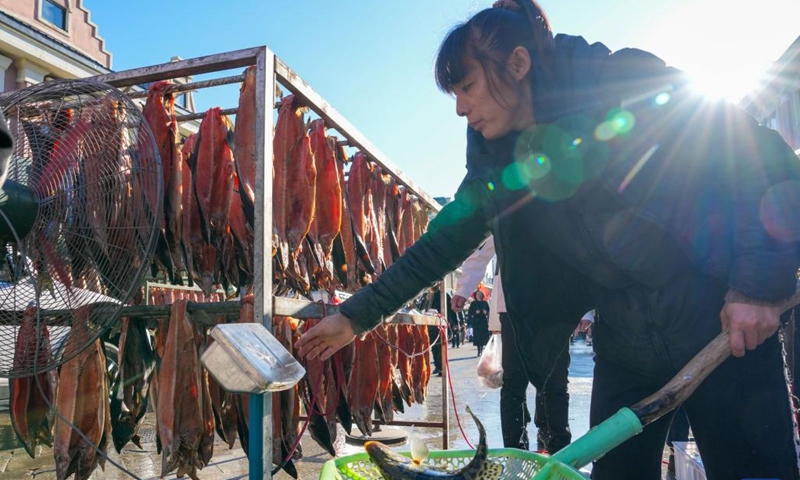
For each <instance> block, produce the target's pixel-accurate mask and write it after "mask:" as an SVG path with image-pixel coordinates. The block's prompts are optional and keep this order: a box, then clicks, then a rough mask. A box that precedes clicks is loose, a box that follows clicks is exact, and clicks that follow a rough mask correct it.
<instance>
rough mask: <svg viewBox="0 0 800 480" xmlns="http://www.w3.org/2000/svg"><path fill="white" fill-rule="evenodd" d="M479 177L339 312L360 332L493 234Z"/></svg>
mask: <svg viewBox="0 0 800 480" xmlns="http://www.w3.org/2000/svg"><path fill="white" fill-rule="evenodd" d="M481 194H482V193H481V191H480V187H479V184H478V183H477V182H464V183H462V185H461V187H459V189H458V192H456V195H455V198H454V200H453V201H452V202H450V203H448V204H447V205H445V207H444V208H442V210H441V211H440V212H439V213H438V214H437V215H436V217H435V218H434V219H433V220H432V221H431V223H430V224H429V225H428V231H427V232H426V233H425V234H424V235H422V237H420V238H419V240H417V242H416V243H414V245H412V246H411V247H410V248H409V249H408V250H406V252H405V253H404V254H403V256H402V257H400V258H399V259H398V260H397V262H395V263H394V264H392V266H391V267H389V269H387V270H386V271H385V272H384V273H383V274H381V276H380V277H379V278H378V279H377V280H376V281H375V283H372V284H369V285H367V286H365V287H364V288H362V289H361V290H359V291H358V292H356V293H355V294H354V295H353V296H352V297H350V298H348V299H347V300H346V301H345V302H344V303H342V305H341V307H340V312H341V313H342V314H343V315H344V316H346V317H347V318H349V319H350V322H351V324H352V326H353V329H354V330H355V331H356V333H363V332H365V331H368V330H371V329H373V328H375V326H377V325H378V324H379V322H380V321H381V318H382V317H384V316H387V315H391V314H393V313H394V312H396V311H397V310H398V309H399V308H400V307H402V306H403V305H404V304H405V303H406V302H408V301H409V300H410V299H412V298H414V297H415V296H416V295H417V294H419V292H420V291H421V290H422V289H424V288H427V287H430V286H431V285H432V284H433V283H435V282H436V281H438V280H440V279H441V278H443V277H444V276H445V275H446V274H448V273H450V272H452V271H453V270H455V269H456V268H458V266H459V265H461V263H462V262H463V261H464V259H466V258H467V257H468V256H470V254H472V252H473V251H475V249H477V248H478V247H479V246H480V245H481V244H482V243H483V242H484V241H485V240H486V238H487V237H488V235H489V231H488V230H489V227H488V224H487V219H486V215H485V213H484V209H483V207H482V206H481V201H480V197H481Z"/></svg>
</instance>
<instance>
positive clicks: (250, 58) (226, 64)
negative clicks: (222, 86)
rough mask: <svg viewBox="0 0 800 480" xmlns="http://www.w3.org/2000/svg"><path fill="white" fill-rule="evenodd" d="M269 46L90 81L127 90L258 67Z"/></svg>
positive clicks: (182, 61) (157, 66)
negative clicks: (257, 61)
mask: <svg viewBox="0 0 800 480" xmlns="http://www.w3.org/2000/svg"><path fill="white" fill-rule="evenodd" d="M266 48H267V47H255V48H246V49H243V50H236V51H233V52H226V53H218V54H214V55H205V56H202V57H196V58H190V59H188V60H179V61H177V62H167V63H162V64H160V65H153V66H150V67H143V68H134V69H131V70H123V71H121V72H115V73H109V74H105V75H97V76H94V77H89V80H94V81H97V82H104V83H108V84H110V85H113V86H115V87H118V88H119V87H127V86H129V85H139V84H142V83H149V82H155V81H158V80H171V79H173V78H179V77H188V76H190V75H199V74H202V73H210V72H219V71H221V70H229V69H231V68H237V67H249V66H250V65H255V63H256V58H257V57H258V55H259V53H261V52H263V51H264V50H265V49H266Z"/></svg>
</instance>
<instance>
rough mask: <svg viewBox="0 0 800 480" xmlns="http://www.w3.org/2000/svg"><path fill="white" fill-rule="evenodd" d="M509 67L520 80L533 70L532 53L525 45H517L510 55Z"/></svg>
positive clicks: (515, 77)
mask: <svg viewBox="0 0 800 480" xmlns="http://www.w3.org/2000/svg"><path fill="white" fill-rule="evenodd" d="M508 68H509V70H510V71H511V75H512V76H513V77H514V79H515V80H517V81H520V80H522V79H523V78H525V76H526V75H528V72H529V71H530V70H531V54H530V53H528V49H526V48H525V47H517V48H515V49H514V50H513V51H512V52H511V55H509V57H508Z"/></svg>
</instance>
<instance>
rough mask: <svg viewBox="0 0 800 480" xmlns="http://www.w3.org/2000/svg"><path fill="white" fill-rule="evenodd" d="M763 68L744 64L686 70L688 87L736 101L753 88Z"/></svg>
mask: <svg viewBox="0 0 800 480" xmlns="http://www.w3.org/2000/svg"><path fill="white" fill-rule="evenodd" d="M763 72H764V68H761V67H758V66H750V67H749V68H748V66H746V65H731V66H727V65H721V66H718V67H717V68H707V67H704V68H697V69H695V70H687V72H686V73H687V74H688V75H689V79H690V88H692V89H693V90H695V91H696V92H698V93H700V94H702V95H704V96H706V97H709V98H714V99H719V98H722V99H725V100H728V101H730V102H733V103H736V102H738V101H739V100H741V99H742V98H743V97H744V96H745V95H747V94H748V93H750V92H752V91H753V90H755V88H756V87H757V86H758V84H759V81H760V79H761V77H762V76H763Z"/></svg>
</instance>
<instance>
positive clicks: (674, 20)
mask: <svg viewBox="0 0 800 480" xmlns="http://www.w3.org/2000/svg"><path fill="white" fill-rule="evenodd" d="M670 5H671V6H670V8H667V9H665V10H664V11H662V12H660V14H659V15H658V16H657V17H654V19H653V20H652V22H651V23H648V24H647V25H645V26H643V27H642V28H646V29H647V36H646V37H645V38H646V41H645V44H646V46H647V47H649V51H651V52H653V53H656V54H657V55H658V56H659V57H661V58H662V59H663V60H665V61H666V63H667V64H668V65H671V66H674V67H676V68H678V69H680V70H682V71H684V72H685V73H686V74H687V75H688V76H689V77H690V79H691V82H692V87H693V88H694V89H695V90H697V91H698V92H700V93H702V94H704V95H707V96H709V97H715V98H724V99H727V100H730V101H732V102H738V101H739V100H741V99H742V98H743V97H744V96H745V95H747V94H748V93H751V92H753V90H754V89H756V88H757V87H758V85H759V83H760V81H761V80H762V78H763V77H764V75H765V74H766V72H767V71H768V69H769V68H770V65H771V64H772V62H774V61H775V60H777V59H778V57H780V55H781V53H783V51H784V49H785V48H786V47H787V46H788V45H790V44H791V42H792V41H793V40H794V39H795V38H797V27H796V18H797V14H800V2H798V1H797V0H761V1H760V2H759V3H758V6H757V8H756V7H754V8H738V7H736V6H733V5H732V4H731V2H729V1H725V0H680V1H675V2H672V3H671V4H670Z"/></svg>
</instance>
